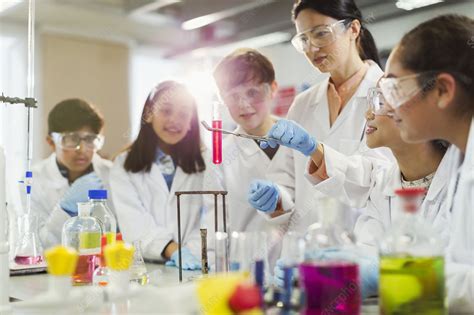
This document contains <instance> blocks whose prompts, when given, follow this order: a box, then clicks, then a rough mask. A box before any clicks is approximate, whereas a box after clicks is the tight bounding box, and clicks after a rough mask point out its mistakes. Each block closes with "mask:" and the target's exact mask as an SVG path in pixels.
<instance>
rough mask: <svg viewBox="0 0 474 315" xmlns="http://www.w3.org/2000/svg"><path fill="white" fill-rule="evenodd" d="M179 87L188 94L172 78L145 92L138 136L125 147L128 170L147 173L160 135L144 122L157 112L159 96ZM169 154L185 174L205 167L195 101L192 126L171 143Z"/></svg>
mask: <svg viewBox="0 0 474 315" xmlns="http://www.w3.org/2000/svg"><path fill="white" fill-rule="evenodd" d="M177 89H179V90H182V91H183V92H184V93H189V92H188V91H187V89H186V88H185V87H184V85H182V84H180V83H177V82H175V81H164V82H162V83H160V84H159V85H157V86H156V87H155V88H154V89H153V90H152V91H151V92H150V94H149V95H148V98H147V99H146V101H145V106H144V107H143V112H142V117H141V126H140V131H139V133H138V137H137V139H136V140H135V141H134V142H133V143H132V144H131V145H130V147H129V148H128V154H127V158H126V160H125V163H124V168H125V170H126V171H128V172H132V173H138V172H149V171H150V170H151V167H152V165H153V162H154V161H155V159H156V153H157V152H156V151H157V148H158V143H159V138H158V136H157V134H156V133H155V131H154V130H153V126H152V124H151V122H147V120H148V118H149V117H150V116H151V115H156V113H157V111H156V109H155V104H156V103H157V101H158V99H159V98H160V97H162V96H163V97H164V96H166V93H167V92H170V91H176V90H177ZM170 154H171V157H172V158H173V161H174V162H175V163H176V165H178V166H179V167H181V169H182V170H183V171H184V172H185V173H186V174H193V173H198V172H202V171H204V170H205V168H206V166H205V164H204V159H203V157H202V154H201V137H200V135H199V123H198V115H197V106H196V102H194V106H193V116H192V119H191V129H190V130H189V131H188V133H187V134H186V136H185V137H184V138H183V139H182V140H181V141H180V142H178V143H177V144H175V145H173V146H171V152H170Z"/></svg>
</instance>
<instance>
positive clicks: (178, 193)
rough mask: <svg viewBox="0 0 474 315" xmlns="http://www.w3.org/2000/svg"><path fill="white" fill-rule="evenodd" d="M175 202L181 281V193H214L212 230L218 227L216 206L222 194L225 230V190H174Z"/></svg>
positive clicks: (180, 280) (225, 228)
mask: <svg viewBox="0 0 474 315" xmlns="http://www.w3.org/2000/svg"><path fill="white" fill-rule="evenodd" d="M175 195H176V202H177V214H178V262H179V266H178V269H179V282H183V267H182V261H181V204H180V197H181V195H214V232H217V229H218V224H217V222H218V207H217V198H218V196H219V195H221V196H222V222H223V224H224V232H227V227H226V226H227V225H226V224H227V222H226V209H225V196H226V195H227V191H220V190H218V191H213V190H202V191H199V190H197V191H177V192H175Z"/></svg>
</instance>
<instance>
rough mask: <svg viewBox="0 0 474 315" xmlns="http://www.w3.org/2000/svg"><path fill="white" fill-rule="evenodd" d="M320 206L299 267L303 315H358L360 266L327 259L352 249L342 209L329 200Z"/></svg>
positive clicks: (309, 232)
mask: <svg viewBox="0 0 474 315" xmlns="http://www.w3.org/2000/svg"><path fill="white" fill-rule="evenodd" d="M320 205H321V206H320V208H319V209H318V210H319V218H320V221H319V222H318V223H315V224H313V225H311V226H310V227H309V229H308V233H307V235H306V248H305V261H304V262H303V263H301V264H300V265H299V278H300V279H299V281H300V286H301V288H302V290H303V294H304V295H305V306H304V309H303V311H302V314H333V313H334V314H341V315H342V314H344V315H353V314H359V313H360V308H361V292H360V279H359V266H358V265H357V264H356V263H354V262H352V261H346V260H342V259H339V258H331V255H330V253H331V251H337V250H353V249H354V247H353V246H354V241H353V237H352V235H351V234H350V233H349V232H348V231H346V230H345V229H344V228H342V226H343V224H342V222H343V220H344V219H343V209H341V208H342V207H341V204H340V203H339V202H338V201H337V200H335V199H332V198H329V197H324V198H323V199H322V200H321V203H320Z"/></svg>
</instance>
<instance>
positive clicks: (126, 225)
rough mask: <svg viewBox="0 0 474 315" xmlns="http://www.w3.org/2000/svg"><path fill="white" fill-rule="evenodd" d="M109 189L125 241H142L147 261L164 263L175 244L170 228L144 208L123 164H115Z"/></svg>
mask: <svg viewBox="0 0 474 315" xmlns="http://www.w3.org/2000/svg"><path fill="white" fill-rule="evenodd" d="M110 187H111V193H112V199H113V202H114V205H115V211H116V214H117V219H118V222H119V225H120V230H121V232H122V234H123V237H124V240H126V241H129V242H133V241H137V240H140V241H141V245H142V249H143V256H144V257H145V258H150V259H155V260H162V259H164V257H163V256H162V254H163V252H164V250H165V248H166V246H167V245H168V244H169V242H170V241H172V240H173V233H172V231H171V230H169V228H167V227H165V226H161V225H158V224H156V222H155V219H154V218H153V216H152V215H151V213H150V212H149V210H148V209H146V208H145V206H144V205H143V203H142V201H141V198H140V193H139V191H138V190H137V188H136V187H135V185H134V184H133V183H132V181H131V178H130V174H129V173H128V172H126V171H125V169H124V168H123V166H122V163H117V161H116V163H114V166H113V167H112V170H111V172H110Z"/></svg>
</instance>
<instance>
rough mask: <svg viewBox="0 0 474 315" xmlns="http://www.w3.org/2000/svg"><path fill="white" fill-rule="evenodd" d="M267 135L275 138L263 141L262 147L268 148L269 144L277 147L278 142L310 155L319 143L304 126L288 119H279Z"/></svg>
mask: <svg viewBox="0 0 474 315" xmlns="http://www.w3.org/2000/svg"><path fill="white" fill-rule="evenodd" d="M267 136H268V137H269V138H272V139H275V140H269V141H261V142H260V147H261V148H262V149H266V148H267V147H268V146H270V147H272V148H275V147H276V146H277V144H281V145H284V146H286V147H289V148H292V149H295V150H298V151H300V152H301V153H303V154H304V155H306V156H309V155H311V154H312V153H313V152H314V151H315V150H316V146H317V144H318V143H317V142H316V140H315V139H314V138H313V137H312V136H310V135H309V133H308V132H307V131H306V130H305V129H304V128H303V127H301V126H300V125H298V124H297V123H296V122H294V121H292V120H286V119H281V120H278V121H277V122H276V123H275V124H274V125H273V126H272V128H271V129H270V131H269V132H268V135H267Z"/></svg>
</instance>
